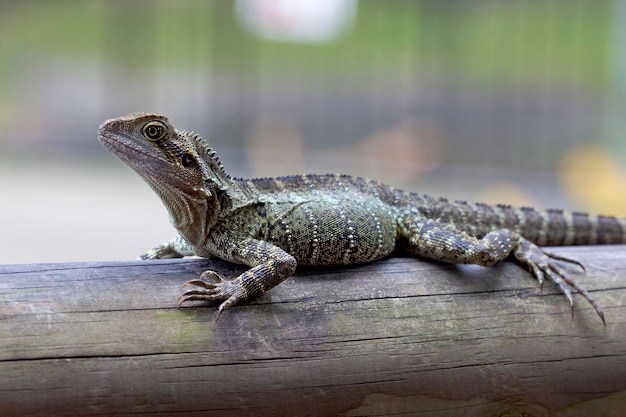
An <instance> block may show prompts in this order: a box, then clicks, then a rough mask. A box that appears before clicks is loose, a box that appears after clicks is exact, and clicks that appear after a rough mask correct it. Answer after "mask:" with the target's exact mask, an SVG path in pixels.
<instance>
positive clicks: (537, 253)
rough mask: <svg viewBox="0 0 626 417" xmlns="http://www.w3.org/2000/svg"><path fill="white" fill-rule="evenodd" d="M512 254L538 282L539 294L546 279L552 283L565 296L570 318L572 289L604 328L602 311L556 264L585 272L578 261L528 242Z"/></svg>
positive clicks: (572, 303) (585, 291)
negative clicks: (566, 265) (565, 264)
mask: <svg viewBox="0 0 626 417" xmlns="http://www.w3.org/2000/svg"><path fill="white" fill-rule="evenodd" d="M513 254H514V255H515V257H516V258H517V260H518V261H519V262H521V263H524V264H526V265H528V267H529V268H530V270H531V272H532V274H533V275H534V277H535V278H536V279H537V281H538V282H539V285H540V287H541V294H543V283H544V280H545V278H546V277H547V278H548V279H549V280H550V281H552V282H554V283H555V284H556V285H557V286H558V288H559V290H560V291H561V293H562V294H563V295H564V296H565V298H566V299H567V301H568V302H569V304H570V307H571V309H572V317H573V316H574V299H573V297H572V291H571V290H570V287H573V288H574V289H575V290H576V291H578V293H579V294H580V295H582V296H583V297H584V298H585V299H586V300H587V302H588V303H589V304H591V306H592V307H593V309H594V310H595V312H596V314H597V315H598V316H599V317H600V319H601V320H602V323H603V324H604V327H606V321H605V319H604V311H602V308H601V307H600V306H599V305H598V303H597V302H596V300H594V298H593V297H592V296H591V294H589V292H587V290H586V289H584V288H583V287H582V286H581V285H580V284H579V283H578V282H577V281H576V280H575V279H574V278H572V277H570V275H569V274H568V273H567V272H565V270H563V269H562V268H561V267H560V266H559V265H558V264H557V262H564V263H570V264H574V265H577V266H579V267H580V268H582V270H583V271H585V267H584V265H583V264H581V263H580V262H578V261H575V260H573V259H569V258H565V257H563V256H559V255H554V254H552V253H549V252H545V251H543V250H541V249H540V248H539V247H538V246H536V245H535V244H533V243H531V242H529V241H526V240H524V241H522V242H520V244H519V246H518V247H517V248H516V249H514V251H513Z"/></svg>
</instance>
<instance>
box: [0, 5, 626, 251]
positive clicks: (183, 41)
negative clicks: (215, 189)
mask: <svg viewBox="0 0 626 417" xmlns="http://www.w3.org/2000/svg"><path fill="white" fill-rule="evenodd" d="M133 111H149V112H158V113H161V114H164V115H167V116H168V117H169V118H170V120H171V121H172V122H173V123H174V125H175V126H176V127H178V128H180V129H189V130H193V131H195V132H198V133H200V134H202V135H203V136H204V137H206V138H208V139H209V141H210V142H211V144H212V146H213V147H214V148H216V149H217V151H218V153H219V154H220V156H221V159H222V160H223V161H224V164H225V166H226V169H227V170H228V171H229V173H231V174H232V175H235V176H272V175H281V174H293V173H306V172H318V173H325V172H342V173H349V174H354V175H361V176H365V177H369V178H375V179H379V180H382V181H384V182H387V183H390V184H393V185H395V186H398V187H402V188H405V189H408V190H411V191H417V192H421V193H429V194H434V195H445V196H447V197H450V198H458V199H468V200H474V201H476V200H479V201H484V202H489V203H493V202H506V203H511V204H521V205H536V206H540V207H548V206H549V207H565V208H568V209H575V210H586V211H595V212H603V213H606V214H615V215H620V214H621V215H626V138H625V137H624V132H626V130H625V128H626V126H625V124H626V1H624V0H510V1H497V0H473V1H471V2H469V1H462V0H394V1H385V0H298V1H290V0H237V1H235V0H232V1H231V0H222V1H212V2H207V1H199V0H182V1H176V2H174V1H166V0H162V1H147V0H145V1H144V0H125V1H103V0H89V1H75V0H45V1H44V0H41V1H37V0H25V1H20V2H16V1H0V207H1V212H0V233H1V237H2V238H1V239H0V263H31V262H66V261H84V260H122V259H134V258H135V257H136V256H137V255H139V254H140V253H142V252H144V251H146V250H148V249H149V248H151V247H152V246H154V245H155V244H157V243H160V242H162V241H166V240H169V239H170V238H172V237H173V236H174V230H173V228H172V227H171V226H170V225H169V223H168V219H167V214H166V211H165V209H164V208H163V207H162V205H161V203H160V201H159V200H158V199H157V197H156V196H155V195H153V193H152V191H151V190H150V189H149V188H148V186H147V185H145V184H144V183H143V182H142V180H141V179H140V178H139V176H137V175H136V174H135V173H134V172H132V171H131V170H130V169H129V168H127V167H126V166H125V165H123V164H122V163H121V162H119V161H117V160H116V159H115V158H114V157H113V156H112V155H110V154H109V153H108V152H106V151H105V150H104V149H103V148H102V147H101V146H100V144H99V142H98V140H97V134H96V131H97V127H98V125H99V124H100V123H101V122H102V121H103V120H105V119H107V118H112V117H117V116H120V115H123V114H125V113H129V112H133Z"/></svg>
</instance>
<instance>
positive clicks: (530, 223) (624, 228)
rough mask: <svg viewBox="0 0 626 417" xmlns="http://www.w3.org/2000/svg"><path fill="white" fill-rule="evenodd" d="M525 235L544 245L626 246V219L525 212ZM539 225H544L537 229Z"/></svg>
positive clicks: (522, 229)
mask: <svg viewBox="0 0 626 417" xmlns="http://www.w3.org/2000/svg"><path fill="white" fill-rule="evenodd" d="M520 211H521V213H519V212H518V214H521V215H522V216H520V217H521V218H522V219H521V224H520V232H521V234H522V235H523V236H524V237H526V238H528V239H530V240H532V241H533V242H535V243H537V244H538V245H540V246H568V245H606V244H621V243H626V218H619V217H613V216H601V215H597V214H589V213H579V212H567V211H562V210H540V211H539V210H538V211H535V210H532V209H522V210H520ZM537 222H541V223H543V224H542V225H541V227H539V228H537V227H536V226H537V224H536V223H537Z"/></svg>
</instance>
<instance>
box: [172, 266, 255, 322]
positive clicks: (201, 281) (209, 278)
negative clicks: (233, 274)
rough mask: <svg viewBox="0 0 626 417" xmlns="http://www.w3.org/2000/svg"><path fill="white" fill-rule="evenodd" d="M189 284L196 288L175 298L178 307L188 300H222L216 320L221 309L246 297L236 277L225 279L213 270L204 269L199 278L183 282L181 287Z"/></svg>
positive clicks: (231, 305)
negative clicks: (230, 279)
mask: <svg viewBox="0 0 626 417" xmlns="http://www.w3.org/2000/svg"><path fill="white" fill-rule="evenodd" d="M190 285H193V286H195V287H197V288H196V289H193V290H188V291H185V292H184V293H182V294H181V295H180V296H179V297H178V300H177V301H178V307H180V306H182V305H183V304H184V303H187V302H190V301H205V302H216V301H224V302H223V303H222V304H220V306H219V307H218V313H217V317H216V318H215V321H216V322H217V320H218V319H219V318H220V315H221V314H222V312H223V311H225V310H228V309H229V308H231V307H233V306H234V305H235V304H237V303H238V302H239V301H240V300H242V299H244V298H246V296H245V295H246V293H245V291H244V290H243V287H242V286H241V284H240V283H239V282H238V281H237V280H236V279H235V280H232V281H229V280H226V279H224V278H223V277H222V276H221V275H219V274H218V273H217V272H215V271H204V272H203V273H202V274H201V275H200V277H199V278H196V279H192V280H191V281H187V282H186V283H184V284H183V287H187V286H190Z"/></svg>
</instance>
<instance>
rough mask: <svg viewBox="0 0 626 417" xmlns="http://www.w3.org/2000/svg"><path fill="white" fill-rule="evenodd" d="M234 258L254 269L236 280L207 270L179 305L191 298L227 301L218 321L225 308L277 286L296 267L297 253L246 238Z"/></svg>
mask: <svg viewBox="0 0 626 417" xmlns="http://www.w3.org/2000/svg"><path fill="white" fill-rule="evenodd" d="M231 256H232V258H233V259H232V260H233V261H235V262H239V263H243V264H246V265H248V266H251V267H252V268H250V269H248V270H247V271H245V272H244V273H242V274H241V275H239V276H238V277H237V278H235V279H233V280H226V279H224V278H223V277H222V276H221V275H219V274H218V273H217V272H215V271H210V270H209V271H204V272H203V273H202V274H201V275H200V277H199V278H197V279H193V280H191V281H188V282H186V283H185V284H184V285H183V286H189V285H193V286H195V287H197V288H196V289H192V290H189V291H186V292H185V293H183V294H181V295H180V297H178V305H179V306H180V305H182V304H184V303H186V302H189V301H208V302H215V301H223V302H222V303H221V304H220V306H219V308H218V314H217V317H216V318H215V321H217V319H218V318H219V316H220V314H222V312H223V311H224V310H228V309H229V308H231V307H233V306H234V305H235V304H237V303H238V302H239V301H241V300H246V299H249V298H252V297H255V296H258V295H260V294H263V293H264V292H266V291H268V290H270V289H271V288H274V287H275V286H276V285H278V284H280V283H281V282H283V281H284V280H285V279H287V278H288V277H290V276H291V275H292V274H293V273H294V271H295V270H296V260H295V258H294V257H293V256H291V255H290V254H288V253H287V252H285V251H284V250H282V249H281V248H279V247H278V246H275V245H272V244H271V243H268V242H266V241H264V240H256V239H246V240H244V241H242V242H239V243H238V244H237V245H236V248H235V250H234V252H233V253H232V254H231Z"/></svg>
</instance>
